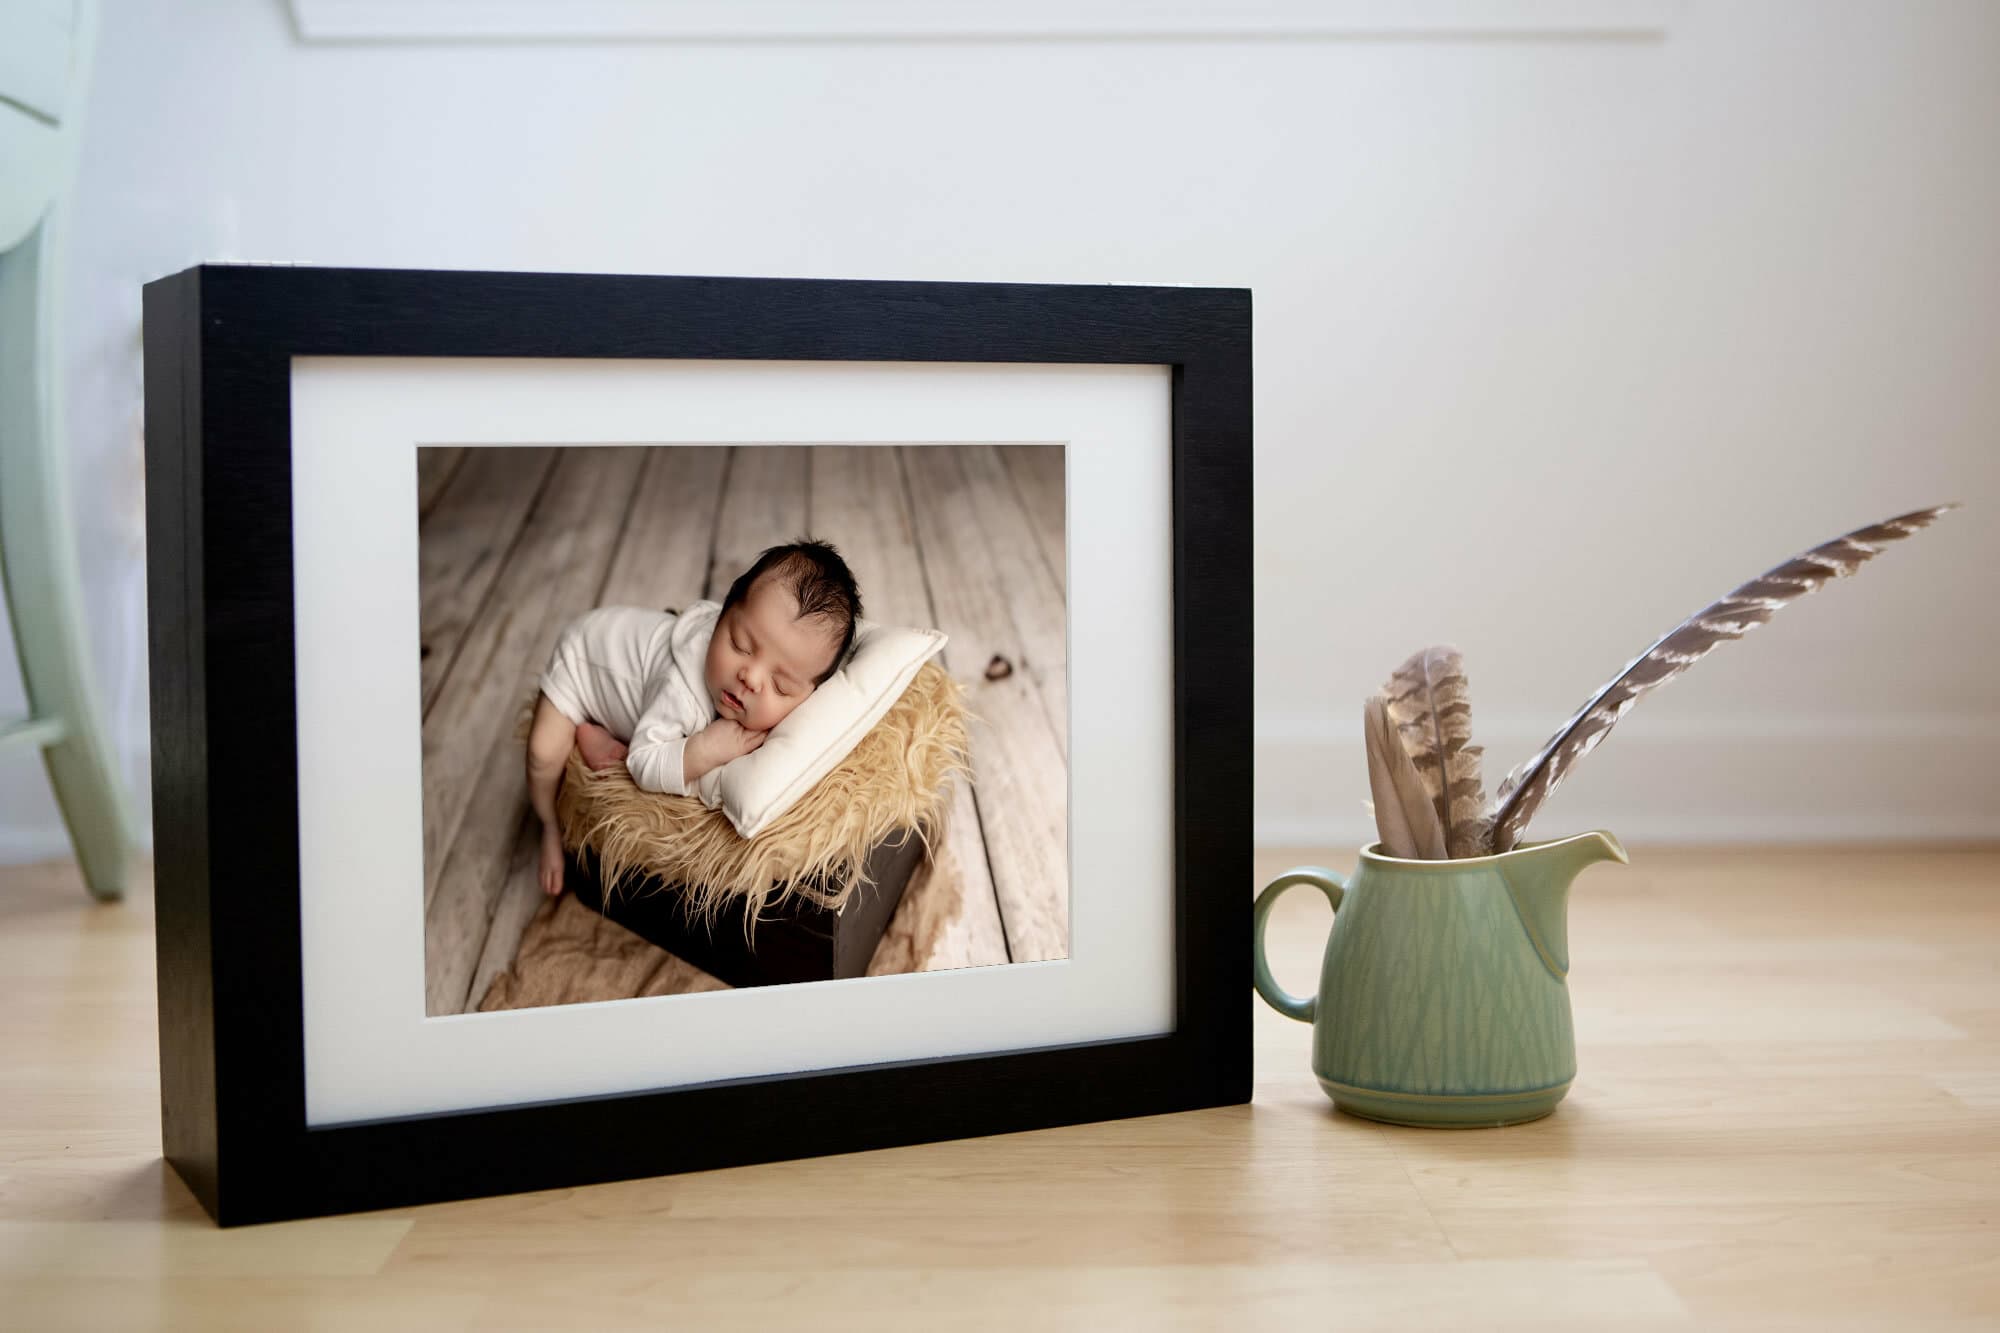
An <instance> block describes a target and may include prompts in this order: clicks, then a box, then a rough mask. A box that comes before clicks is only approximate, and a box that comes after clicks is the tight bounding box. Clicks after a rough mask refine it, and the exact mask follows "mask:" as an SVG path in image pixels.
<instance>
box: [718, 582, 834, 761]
mask: <svg viewBox="0 0 2000 1333" xmlns="http://www.w3.org/2000/svg"><path fill="white" fill-rule="evenodd" d="M798 610H799V604H798V600H797V599H796V598H794V597H793V596H792V594H791V592H790V590H789V589H787V588H785V587H784V586H783V585H782V584H780V583H778V582H777V580H775V579H774V578H772V577H771V576H770V575H768V574H767V575H765V576H764V577H763V578H760V579H758V580H757V582H756V583H755V584H753V585H751V588H750V592H749V593H748V595H746V596H745V597H744V599H743V600H742V601H740V602H738V603H737V604H736V605H735V606H732V607H730V608H729V609H728V610H727V611H724V612H723V613H722V617H721V619H720V620H718V621H717V622H716V626H715V637H714V638H712V639H710V640H709V641H708V663H707V672H706V674H707V678H708V694H709V702H710V703H711V704H713V705H714V707H715V711H716V713H717V714H718V715H719V716H721V717H726V718H730V719H732V720H733V721H736V722H740V723H742V724H743V725H744V726H745V727H748V728H749V729H750V730H752V731H769V730H770V729H771V728H772V727H775V726H777V725H778V723H780V722H782V721H783V720H784V719H785V717H786V715H787V714H789V713H790V712H791V711H792V710H793V709H794V708H797V707H798V706H799V704H800V703H802V702H804V700H805V698H806V696H808V695H810V694H811V693H812V692H813V681H814V680H815V679H816V678H817V677H818V676H819V674H820V673H821V672H822V671H825V670H826V669H827V667H828V666H829V665H831V664H832V662H833V655H834V653H835V651H837V650H838V648H839V647H840V644H839V642H838V641H837V640H836V639H835V638H834V637H833V635H832V634H831V633H829V632H828V630H827V628H826V625H825V623H824V622H823V621H820V620H818V619H813V620H800V619H798V618H797V616H798Z"/></svg>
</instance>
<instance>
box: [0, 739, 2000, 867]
mask: <svg viewBox="0 0 2000 1333" xmlns="http://www.w3.org/2000/svg"><path fill="white" fill-rule="evenodd" d="M1357 712H1358V710H1357ZM1552 727H1553V724H1552V723H1533V724H1523V723H1515V722H1496V723H1481V724H1480V726H1479V735H1480V741H1481V744H1483V745H1484V746H1485V747H1486V752H1485V758H1486V762H1487V778H1486V786H1487V790H1488V792H1489V793H1490V792H1491V791H1492V790H1493V789H1494V788H1495V787H1496V786H1498V784H1499V781H1500V779H1501V778H1504V777H1505V776H1506V774H1507V770H1508V769H1509V768H1511V767H1512V766H1513V765H1514V764H1515V763H1517V762H1519V761H1520V760H1522V759H1525V758H1527V757H1528V756H1529V755H1531V754H1533V753H1534V752H1535V751H1536V750H1537V749H1538V748H1539V747H1540V746H1541V744H1542V743H1543V742H1544V741H1546V740H1547V739H1548V734H1549V731H1550V730H1551V729H1552ZM1255 736H1256V794H1255V809H1256V815H1255V821H1254V823H1253V826H1252V829H1253V834H1254V837H1255V839H1256V842H1257V845H1258V846H1260V847H1314V846H1326V847H1358V846H1362V845H1365V844H1367V843H1369V842H1373V841H1374V840H1375V826H1374V821H1373V820H1372V819H1371V817H1370V816H1369V814H1368V811H1367V810H1366V809H1365V808H1364V807H1363V806H1362V804H1361V803H1362V801H1363V800H1364V799H1366V798H1367V796H1368V769H1367V761H1366V757H1365V754H1364V752H1363V750H1362V745H1361V729H1360V726H1359V725H1358V719H1357V723H1356V725H1353V726H1341V725H1336V724H1334V723H1332V722H1330V721H1328V720H1326V719H1325V718H1324V717H1316V718H1315V717H1301V718H1292V719H1284V718H1270V717H1266V718H1264V719H1262V720H1260V721H1259V722H1258V723H1257V724H1256V726H1255ZM1996 752H2000V718H1978V717H1975V718H1957V717H1947V716H1928V715H1927V716H1916V717H1890V716H1876V717H1865V718H1841V719H1825V718H1812V717H1766V718H1760V719H1754V720H1749V721H1743V720H1738V719H1732V718H1706V719H1681V720H1668V721H1654V722H1650V723H1649V722H1648V721H1645V720H1642V719H1640V718H1637V717H1630V718H1627V719H1625V720H1624V721H1622V722H1620V723H1619V724H1618V727H1617V729H1616V730H1614V731H1613V732H1612V733H1611V735H1610V736H1609V737H1608V738H1607V739H1606V740H1605V741H1604V743H1603V744H1602V745H1600V746H1599V747H1598V748H1597V749H1595V750H1593V751H1591V753H1590V754H1588V755H1586V756H1585V757H1584V758H1583V760H1582V761H1581V762H1580V763H1578V764H1577V766H1576V767H1575V769H1573V770H1572V772H1571V774H1570V776H1569V777H1568V778H1567V779H1565V780H1564V782H1563V785H1562V786H1561V787H1559V788H1558V789H1557V790H1556V793H1555V795H1554V796H1553V797H1551V798H1550V799H1549V801H1548V803H1547V804H1546V805H1545V806H1544V807H1543V808H1542V810H1541V812H1540V814H1539V815H1538V816H1537V817H1536V820H1535V822H1534V824H1533V825H1532V826H1531V829H1530V833H1529V836H1530V837H1558V836H1562V835H1564V834H1567V833H1575V832H1581V831H1582V830H1584V829H1593V828H1604V829H1610V830H1611V831H1612V832H1613V833H1615V834H1617V835H1618V836H1619V838H1621V839H1623V840H1626V841H1629V842H1632V843H1656V844H1697V843H1705V844H1722V845H1751V844H1773V845H1782V844H1788V843H1817V844H1826V843H1864V842H1988V841H2000V783H1995V782H1994V781H1993V780H1992V774H1991V761H1990V757H1991V756H1992V755H1993V754H1995V753H1996ZM127 771H128V772H137V773H145V772H146V771H147V768H146V765H145V763H144V761H143V760H141V759H138V758H137V757H136V756H135V757H134V758H133V760H132V761H131V766H130V767H128V769H127ZM135 815H137V816H138V817H139V819H140V823H141V827H140V828H138V829H136V830H135V833H136V834H137V835H138V838H139V842H140V844H141V849H142V850H144V851H147V852H150V851H151V847H152V828H151V825H150V823H148V822H147V821H146V819H145V812H144V810H143V809H140V810H137V811H135ZM69 854H70V852H69V840H68V838H67V836H66V835H65V834H64V832H63V829H62V825H61V821H60V820H59V819H56V818H55V817H54V811H53V806H51V807H50V812H49V818H48V820H47V822H45V823H40V824H0V864H5V865H20V864H25V863H28V862H33V861H46V860H51V859H55V858H58V857H64V856H68V855H69Z"/></svg>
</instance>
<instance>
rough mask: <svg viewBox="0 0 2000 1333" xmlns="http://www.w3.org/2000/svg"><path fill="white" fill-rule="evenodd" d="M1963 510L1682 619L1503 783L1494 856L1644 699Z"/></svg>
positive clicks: (1811, 555)
mask: <svg viewBox="0 0 2000 1333" xmlns="http://www.w3.org/2000/svg"><path fill="white" fill-rule="evenodd" d="M1956 508H1958V505H1956V504H1947V505H1939V506H1937V507H1936V508H1933V509H1919V510H1916V511H1915V512H1913V513H1908V514H1903V515H1901V516H1899V517H1897V518H1892V519H1888V520H1886V521H1884V522H1881V523H1876V524H1871V525H1870V526H1868V527H1865V528H1856V529H1855V530H1854V531H1853V532H1850V533H1848V534H1847V535H1846V536H1844V537H1836V538H1834V539H1833V540H1832V541H1830V542H1826V543H1823V544H1822V545H1819V546H1815V547H1813V548H1812V549H1811V550H1810V551H1805V552H1803V553H1801V554H1799V555H1795V556H1793V557H1792V558H1791V559H1790V560H1787V561H1786V562H1785V563H1784V564H1782V565H1779V566H1777V567H1776V568H1775V569H1771V570H1769V571H1767V572H1765V573H1764V574H1761V575H1759V576H1758V577H1757V578H1754V579H1752V580H1750V582H1748V583H1746V584H1744V585H1743V586H1742V587H1740V588H1737V589H1735V590H1734V591H1733V592H1731V593H1730V594H1729V595H1728V596H1727V597H1724V598H1722V599H1721V600H1720V601H1718V602H1715V603H1713V604H1712V605H1710V606H1707V607H1704V608H1703V609H1701V610H1700V611H1697V612H1695V614H1693V615H1692V616H1689V617H1688V618H1687V619H1686V620H1684V621H1682V622H1681V623H1680V624H1679V625H1678V626H1677V627H1675V628H1674V629H1673V630H1672V631H1671V632H1670V633H1668V634H1667V635H1665V636H1664V637H1663V638H1661V639H1660V640H1659V641H1658V642H1657V643H1655V644H1654V645H1653V646H1652V647H1650V648H1648V649H1647V650H1646V651H1645V652H1643V653H1641V654H1640V655H1639V656H1637V657H1635V658H1633V659H1632V660H1631V661H1630V662H1628V663H1626V664H1625V669H1624V670H1622V671H1620V672H1619V673H1618V674H1617V675H1616V676H1614V677H1613V678H1612V679H1611V681H1610V682H1609V683H1608V684H1606V685H1605V686H1604V687H1603V688H1602V689H1600V690H1599V691H1598V692H1597V693H1596V694H1593V695H1592V696H1591V697H1590V698H1589V700H1588V701H1586V702H1585V703H1584V705H1583V707H1581V708H1579V709H1577V710H1576V712H1574V713H1572V714H1571V715H1570V718H1569V721H1567V722H1565V723H1564V724H1563V725H1562V726H1561V727H1560V728H1559V729H1558V730H1557V731H1556V734H1555V735H1553V736H1551V737H1550V738H1549V740H1548V743H1547V744H1545V745H1543V746H1542V748H1541V749H1540V750H1538V751H1537V752H1536V753H1535V754H1534V756H1533V757H1532V758H1530V759H1528V760H1527V761H1526V762H1525V763H1523V764H1521V765H1520V766H1519V767H1517V768H1516V769H1514V771H1513V772H1511V773H1509V774H1508V775H1507V780H1506V781H1505V782H1503V783H1501V784H1500V792H1499V795H1498V797H1497V801H1498V803H1497V804H1496V806H1495V807H1494V810H1493V813H1492V833H1493V842H1492V850H1493V851H1495V852H1507V851H1512V850H1513V848H1514V845H1515V842H1516V840H1518V839H1519V837H1520V836H1521V830H1522V828H1524V827H1525V826H1526V825H1527V822H1528V821H1529V820H1530V819H1532V818H1534V814H1535V811H1536V810H1538V809H1539V808H1541V804H1542V802H1543V801H1545V800H1547V799H1548V797H1549V794H1550V793H1551V792H1553V791H1554V790H1555V789H1556V784H1558V783H1559V782H1561V781H1562V780H1563V778H1564V777H1565V776H1566V775H1567V774H1568V773H1569V770H1570V769H1571V768H1572V767H1573V766H1574V765H1575V764H1576V761H1577V760H1579V759H1581V758H1583V756H1585V755H1587V754H1589V753H1590V752H1591V751H1592V750H1593V749H1595V748H1596V747H1597V743H1598V742H1599V741H1601V740H1603V739H1604V736H1605V733H1607V732H1609V731H1610V730H1611V728H1612V726H1613V725H1614V724H1615V723H1616V722H1617V721H1618V719H1619V718H1621V717H1623V716H1625V713H1626V710H1628V709H1630V708H1631V707H1632V705H1633V703H1634V702H1636V701H1637V699H1638V698H1639V696H1640V695H1642V694H1644V693H1645V692H1646V691H1648V690H1650V689H1653V688H1654V687H1656V686H1659V685H1663V684H1665V683H1666V682H1667V681H1670V680H1672V679H1673V678H1674V677H1675V676H1678V675H1679V674H1680V673H1681V672H1683V671H1685V670H1687V669H1688V667H1689V666H1691V665H1692V664H1693V663H1695V662H1697V661H1700V660H1701V658H1702V657H1704V656H1705V655H1707V653H1708V652H1709V650H1710V649H1712V648H1714V647H1715V646H1716V645H1717V644H1719V643H1721V642H1722V641H1723V640H1724V639H1740V638H1742V637H1743V636H1744V635H1745V634H1748V633H1749V632H1750V631H1751V630H1753V629H1755V628H1757V627H1758V626H1759V625H1762V624H1764V623H1765V622H1766V621H1768V620H1769V619H1770V618H1771V617H1772V616H1773V615H1774V614H1776V613H1777V611H1778V609H1779V608H1780V607H1783V606H1785V605H1787V604H1788V603H1790V602H1794V601H1797V600H1798V599H1799V598H1801V597H1803V596H1805V595H1806V594H1807V593H1809V592H1813V591H1816V590H1817V589H1818V588H1819V587H1820V586H1821V585H1822V584H1824V583H1826V582H1827V581H1828V580H1829V579H1834V578H1845V577H1846V576H1847V575H1849V574H1852V573H1853V572H1854V571H1855V570H1857V569H1859V568H1860V567H1861V566H1862V564H1864V563H1865V562H1867V561H1868V560H1869V559H1871V558H1873V557H1874V555H1875V554H1876V553H1877V552H1879V551H1880V550H1881V549H1882V548H1883V547H1884V546H1886V545H1887V544H1888V543H1890V542H1893V541H1900V540H1901V539H1903V538H1904V537H1907V536H1909V535H1910V534H1911V533H1913V532H1915V531H1917V530H1918V529H1919V528H1923V527H1928V526H1929V525H1930V523H1931V521H1932V520H1933V519H1935V518H1937V516H1938V515H1940V514H1943V513H1945V512H1947V511H1948V510H1952V509H1956Z"/></svg>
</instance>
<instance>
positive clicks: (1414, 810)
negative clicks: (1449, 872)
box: [1361, 694, 1445, 861]
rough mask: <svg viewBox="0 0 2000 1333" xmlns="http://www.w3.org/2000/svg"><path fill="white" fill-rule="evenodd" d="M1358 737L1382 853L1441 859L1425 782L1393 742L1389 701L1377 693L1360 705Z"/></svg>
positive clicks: (1440, 836) (1438, 827)
mask: <svg viewBox="0 0 2000 1333" xmlns="http://www.w3.org/2000/svg"><path fill="white" fill-rule="evenodd" d="M1361 735H1362V739H1363V740H1364V741H1365V742H1366V744H1367V748H1368V786H1369V788H1370V790H1372V791H1373V792H1374V794H1375V803H1374V807H1373V809H1374V813H1375V829H1376V832H1378V833H1380V834H1381V835H1382V851H1383V853H1384V854H1386V855H1388V856H1400V857H1402V858H1403V859H1405V860H1411V861H1415V860H1425V861H1442V860H1444V859H1445V839H1444V826H1443V825H1442V824H1440V823H1438V817H1437V807H1436V806H1434V805H1432V804H1431V797H1430V793H1429V792H1427V791H1425V790H1424V780H1423V779H1422V778H1421V777H1419V776H1418V775H1417V768H1416V765H1415V764H1413V763H1411V762H1410V755H1409V752H1408V751H1407V750H1405V749H1404V748H1403V745H1402V742H1401V741H1399V740H1398V739H1397V738H1396V728H1395V724H1393V723H1392V722H1390V721H1389V710H1388V704H1387V701H1386V700H1384V699H1383V697H1382V696H1381V695H1379V694H1377V695H1374V696H1372V697H1370V699H1369V700H1368V702H1367V703H1365V704H1363V705H1362V706H1361Z"/></svg>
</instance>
